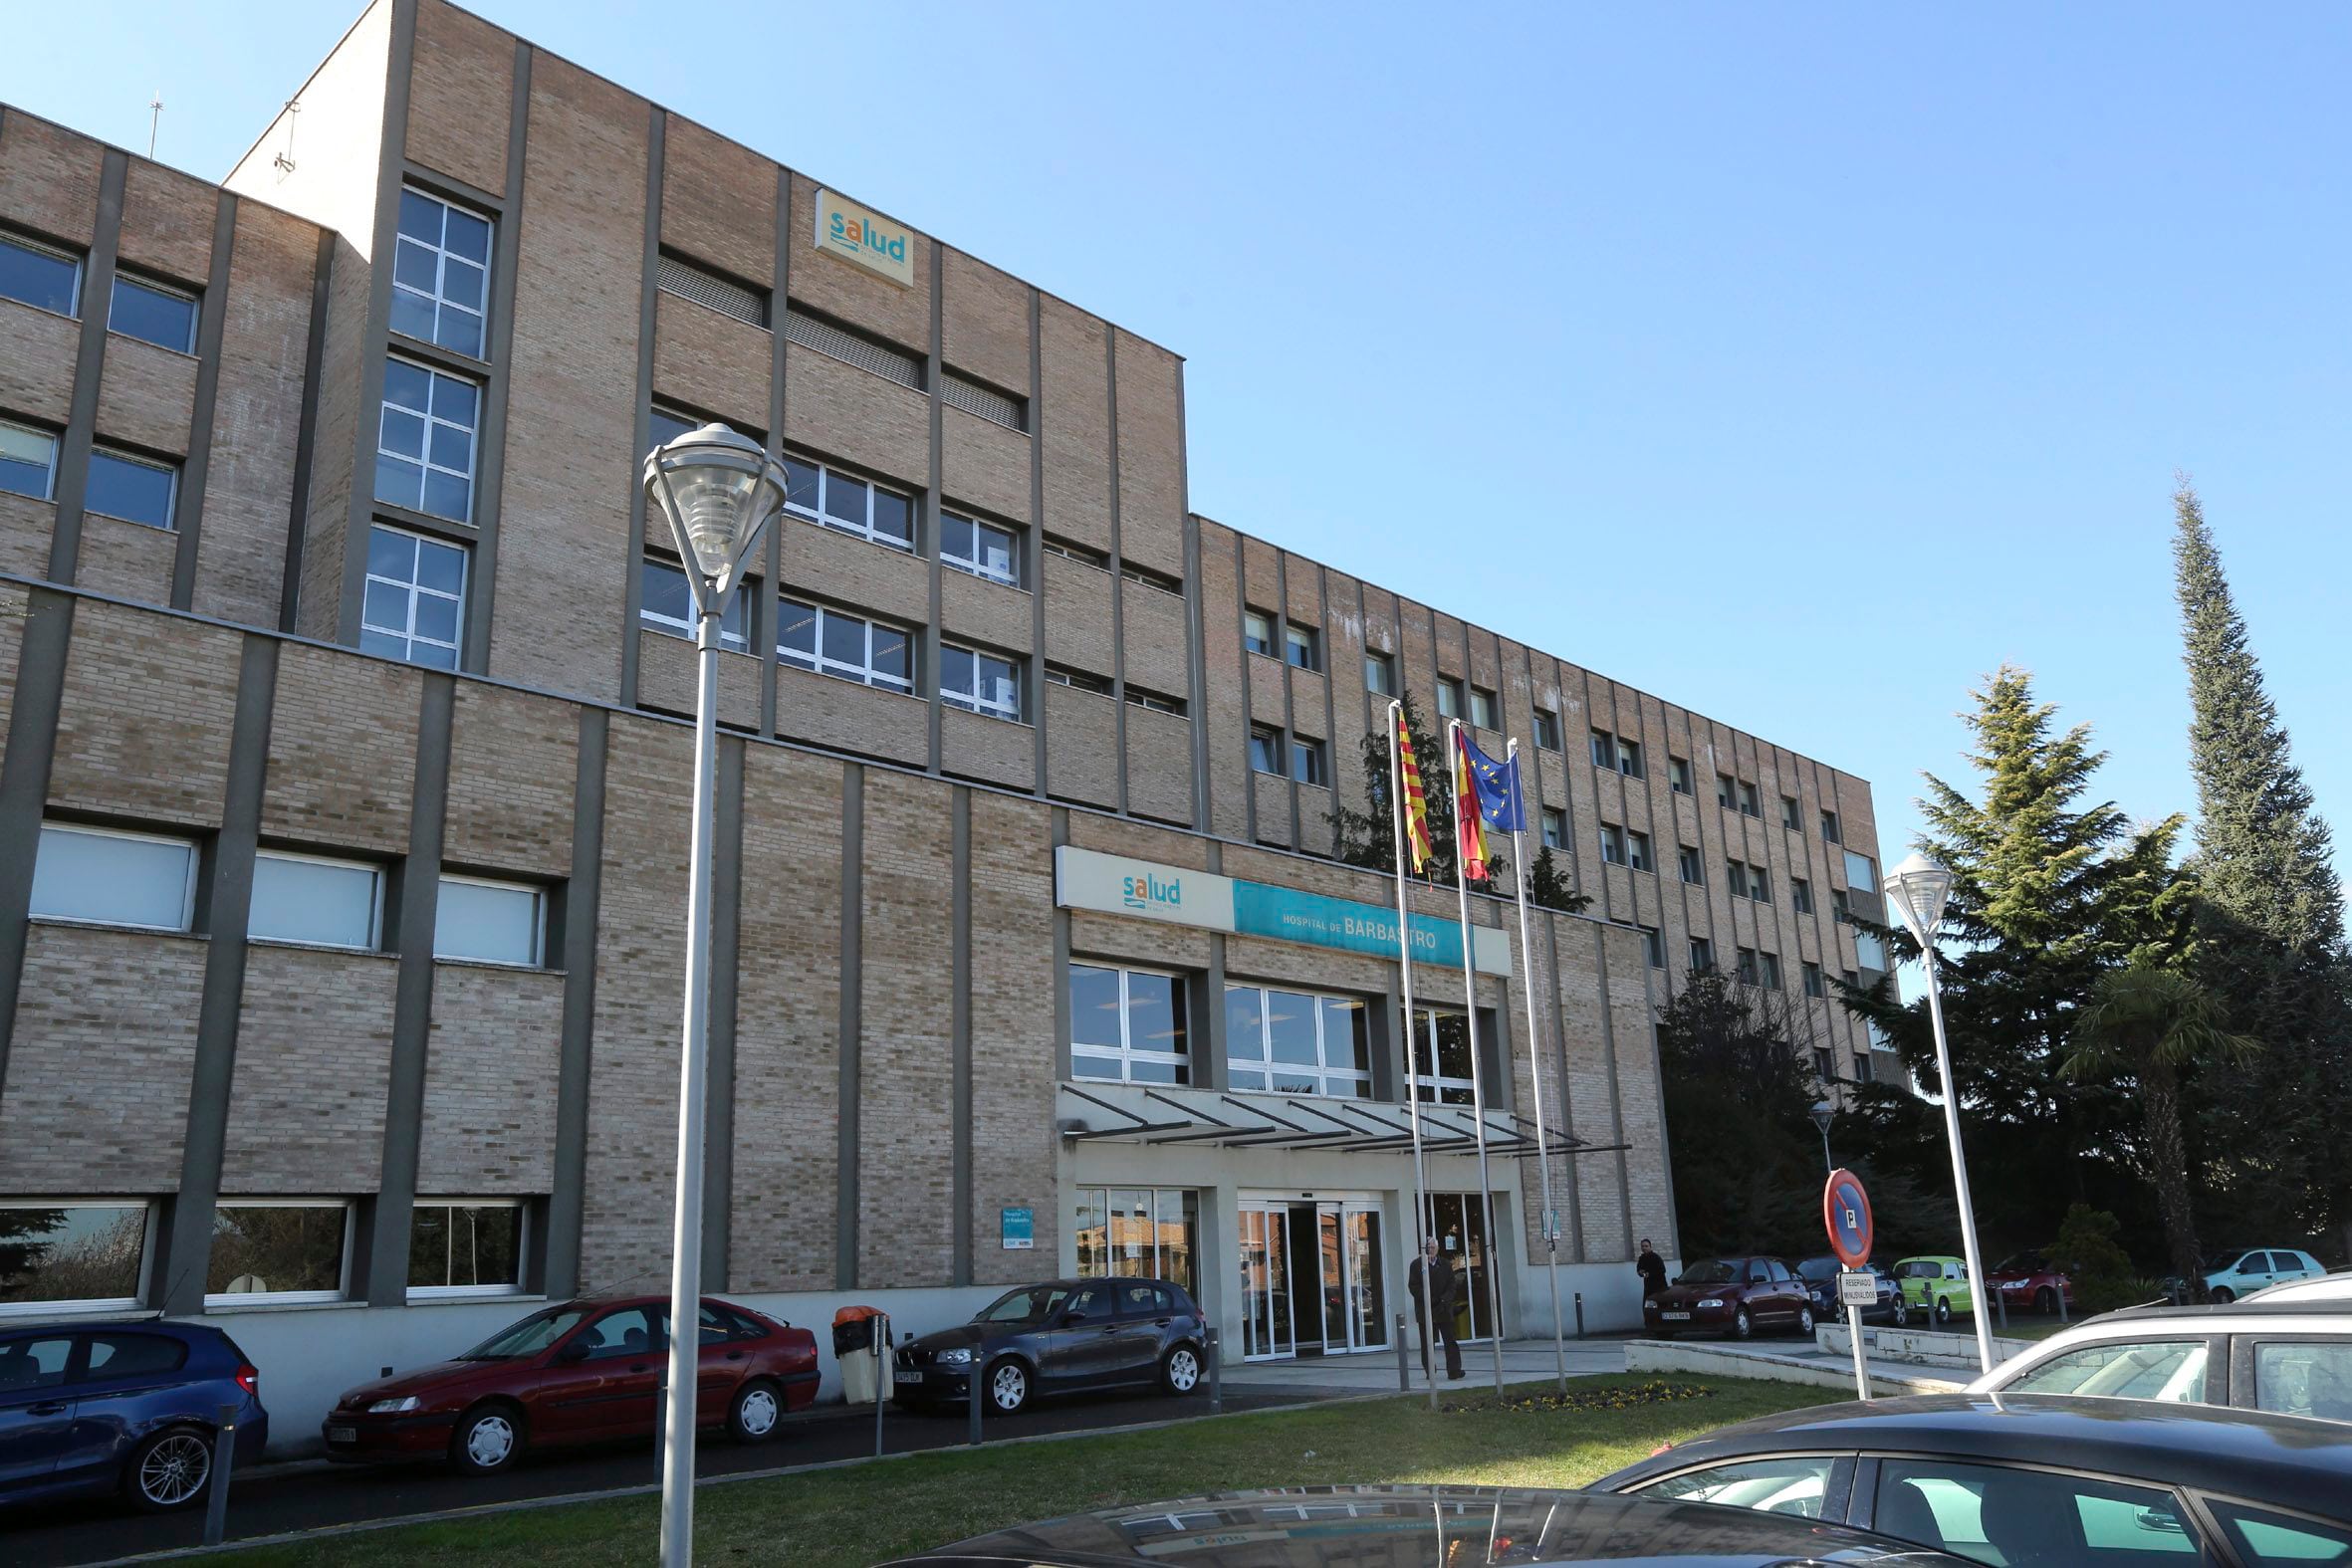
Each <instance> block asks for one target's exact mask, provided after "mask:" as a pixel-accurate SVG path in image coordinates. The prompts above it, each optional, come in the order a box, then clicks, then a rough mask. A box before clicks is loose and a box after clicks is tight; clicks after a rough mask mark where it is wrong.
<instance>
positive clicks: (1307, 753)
mask: <svg viewBox="0 0 2352 1568" xmlns="http://www.w3.org/2000/svg"><path fill="white" fill-rule="evenodd" d="M1324 758H1325V753H1324V751H1323V743H1322V742H1320V741H1310V740H1308V739H1306V738H1305V737H1304V736H1293V737H1292V738H1291V777H1292V778H1293V779H1295V780H1297V781H1298V782H1299V783H1300V784H1329V783H1330V782H1331V770H1330V765H1329V763H1327V762H1326V761H1325V760H1324Z"/></svg>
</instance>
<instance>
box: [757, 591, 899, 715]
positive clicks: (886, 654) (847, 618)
mask: <svg viewBox="0 0 2352 1568" xmlns="http://www.w3.org/2000/svg"><path fill="white" fill-rule="evenodd" d="M909 642H910V639H909V636H908V634H907V633H906V632H904V631H902V630H900V629H899V628H898V627H896V626H889V625H885V624H883V623H882V622H881V621H878V620H867V619H865V618H864V617H862V616H858V615H850V614H846V613H844V612H843V611H840V610H835V609H826V608H824V607H823V605H819V604H804V603H803V602H801V601H800V600H799V599H784V600H782V601H780V603H779V604H778V615H777V622H776V656H777V657H778V658H779V659H782V660H783V661H784V662H785V663H787V664H793V665H798V666H799V667H800V668H802V669H804V670H815V671H816V672H817V673H818V674H820V675H830V676H833V677H835V678H836V679H839V680H844V681H855V682H857V683H858V684H859V685H861V686H879V687H881V688H883V689H884V690H886V691H895V692H905V693H907V694H908V695H910V696H911V695H912V694H913V692H914V680H913V677H912V676H910V675H909V674H908V673H907V671H908V660H909V653H908V648H909Z"/></svg>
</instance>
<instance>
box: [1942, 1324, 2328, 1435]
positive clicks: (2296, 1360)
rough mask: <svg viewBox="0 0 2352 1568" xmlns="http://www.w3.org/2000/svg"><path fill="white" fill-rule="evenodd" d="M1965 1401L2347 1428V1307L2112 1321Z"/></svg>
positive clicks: (2006, 1372) (1981, 1386)
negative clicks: (2215, 1412) (2146, 1403)
mask: <svg viewBox="0 0 2352 1568" xmlns="http://www.w3.org/2000/svg"><path fill="white" fill-rule="evenodd" d="M1969 1392H1970V1393H1972V1394H1992V1393H2000V1394H2087V1395H2102V1396H2105V1397H2106V1398H2109V1399H2132V1400H2155V1401H2159V1402H2169V1403H2178V1404H2185V1405H2232V1406H2236V1407H2238V1408H2240V1409H2245V1410H2266V1411H2272V1412H2275V1413H2277V1414H2279V1415H2286V1416H2307V1417H2313V1418H2316V1419H2318V1420H2321V1421H2341V1422H2347V1423H2352V1302H2329V1301H2314V1302H2308V1303H2305V1302H2295V1301H2276V1302H2273V1301H2270V1300H2267V1299H2266V1300H2263V1301H2260V1302H2250V1301H2240V1302H2236V1303H2234V1304H2231V1305H2209V1306H2144V1307H2130V1308H2127V1309H2125V1310H2124V1311H2121V1312H2108V1313H2105V1314H2103V1315H2101V1316H2099V1317H2094V1318H2087V1319H2085V1320H2084V1321H2082V1322H2080V1323H2077V1324H2075V1325H2074V1326H2073V1327H2072V1328H2068V1329H2063V1330H2061V1331H2059V1332H2058V1333H2055V1334H2052V1335H2051V1336H2050V1337H2049V1338H2047V1339H2045V1340H2042V1341H2040V1342H2039V1343H2038V1344H2035V1345H2033V1346H2032V1347H2030V1348H2029V1349H2027V1350H2025V1351H2024V1352H2022V1353H2021V1354H2019V1355H2017V1356H2014V1357H2011V1358H2010V1359H2009V1360H2007V1361H2005V1362H2003V1363H2001V1364H2000V1365H1999V1366H1998V1367H1996V1368H1994V1369H1993V1370H1992V1371H1991V1372H1989V1373H1987V1374H1986V1375H1985V1376H1983V1377H1981V1378H1979V1379H1978V1380H1977V1381H1976V1382H1974V1383H1972V1384H1970V1385H1969Z"/></svg>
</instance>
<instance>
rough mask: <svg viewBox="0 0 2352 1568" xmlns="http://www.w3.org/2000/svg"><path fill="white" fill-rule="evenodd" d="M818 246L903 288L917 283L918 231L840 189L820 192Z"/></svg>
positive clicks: (818, 201) (818, 200)
mask: <svg viewBox="0 0 2352 1568" xmlns="http://www.w3.org/2000/svg"><path fill="white" fill-rule="evenodd" d="M817 248H818V249H819V250H821V251H829V252H830V253H831V254H833V255H835V256H838V257H840V258H841V259H842V260H843V261H846V262H854V263H855V264H856V265H858V266H860V267H863V268H864V269H865V270H866V271H867V272H870V273H873V274H875V275H876V276H879V277H883V278H887V279H889V280H890V281H891V282H892V283H894V284H896V285H898V287H900V288H901V289H911V288H913V287H914V282H915V236H914V231H913V230H911V229H909V228H907V227H906V226H905V225H903V224H898V223H892V222H891V221H890V220H889V219H888V218H885V217H883V216H882V215H881V214H880V213H878V212H875V211H873V210H872V209H870V208H866V207H860V206H859V205H858V204H857V203H855V202H853V201H851V200H850V199H849V198H848V197H846V196H844V195H842V194H841V193H840V192H839V191H834V190H820V191H819V192H818V193H817Z"/></svg>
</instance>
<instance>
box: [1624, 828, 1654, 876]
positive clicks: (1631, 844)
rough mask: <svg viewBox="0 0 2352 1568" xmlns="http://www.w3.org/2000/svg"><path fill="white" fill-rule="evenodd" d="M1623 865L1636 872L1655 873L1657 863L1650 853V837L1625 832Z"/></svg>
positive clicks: (1643, 834) (1644, 834)
mask: <svg viewBox="0 0 2352 1568" xmlns="http://www.w3.org/2000/svg"><path fill="white" fill-rule="evenodd" d="M1625 863H1626V864H1627V865H1629V866H1631V867H1632V868H1633V869H1634V870H1636V871H1655V870H1657V869H1658V862H1657V860H1656V859H1655V858H1653V857H1652V855H1651V853H1650V835H1649V834H1647V833H1636V832H1630V831H1629V832H1627V833H1626V835H1625Z"/></svg>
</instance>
